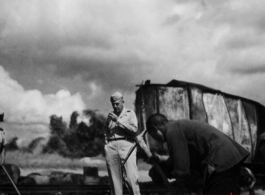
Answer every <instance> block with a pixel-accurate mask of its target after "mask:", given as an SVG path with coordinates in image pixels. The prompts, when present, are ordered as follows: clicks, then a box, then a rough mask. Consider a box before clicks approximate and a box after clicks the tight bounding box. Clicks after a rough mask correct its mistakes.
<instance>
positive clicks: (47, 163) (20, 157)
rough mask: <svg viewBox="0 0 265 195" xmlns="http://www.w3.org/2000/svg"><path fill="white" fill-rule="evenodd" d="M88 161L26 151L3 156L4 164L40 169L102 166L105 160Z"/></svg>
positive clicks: (17, 151)
mask: <svg viewBox="0 0 265 195" xmlns="http://www.w3.org/2000/svg"><path fill="white" fill-rule="evenodd" d="M89 159H90V161H89V162H88V161H86V163H84V161H82V160H81V159H70V158H64V157H62V156H60V155H59V154H33V153H27V152H21V151H19V150H16V151H8V152H6V156H5V163H6V164H15V165H17V166H18V167H20V168H31V169H32V168H33V169H35V168H42V169H49V168H53V169H54V168H55V169H79V168H83V167H84V166H95V167H98V168H104V167H105V162H104V160H103V159H102V158H101V157H98V158H95V159H97V160H95V159H92V158H89Z"/></svg>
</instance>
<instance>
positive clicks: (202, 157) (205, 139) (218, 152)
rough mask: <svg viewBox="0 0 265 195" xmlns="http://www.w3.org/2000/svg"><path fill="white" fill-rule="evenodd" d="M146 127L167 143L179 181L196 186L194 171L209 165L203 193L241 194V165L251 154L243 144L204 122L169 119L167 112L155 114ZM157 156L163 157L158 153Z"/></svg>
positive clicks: (174, 176) (173, 170)
mask: <svg viewBox="0 0 265 195" xmlns="http://www.w3.org/2000/svg"><path fill="white" fill-rule="evenodd" d="M146 126H147V130H148V133H149V134H150V135H151V136H152V137H153V138H154V139H155V140H157V141H159V142H167V145H168V151H169V156H170V159H171V162H172V163H173V166H172V171H171V174H172V177H173V178H175V179H176V182H177V183H186V184H187V185H190V186H193V185H194V183H196V181H194V180H193V178H192V177H193V174H192V173H193V172H194V171H195V172H198V171H199V172H200V171H201V169H202V167H205V168H207V169H205V170H206V171H207V172H208V177H207V178H206V177H205V178H203V179H204V181H205V184H204V187H203V189H202V191H203V194H214V195H215V194H222V195H226V194H230V193H233V194H240V188H239V186H238V183H239V180H240V165H241V163H243V161H244V160H245V159H246V158H247V157H248V155H249V152H248V151H247V150H245V149H244V148H243V147H242V146H241V145H239V144H238V143H236V142H235V141H234V140H232V139H230V138H229V137H228V136H226V135H225V134H224V133H222V132H221V131H220V130H218V129H216V128H215V127H213V126H210V125H208V124H207V123H205V122H201V121H196V120H175V121H168V120H167V118H166V117H165V116H164V115H162V114H154V115H151V116H150V117H149V118H148V120H147V122H146ZM153 157H154V158H155V159H156V160H158V161H159V160H160V158H159V156H158V155H154V156H153ZM203 165H206V166H203ZM207 172H205V173H207ZM203 176H206V175H204V174H202V177H203ZM197 179H198V178H197ZM193 187H194V186H193Z"/></svg>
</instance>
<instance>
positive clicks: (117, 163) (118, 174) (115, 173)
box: [105, 140, 140, 195]
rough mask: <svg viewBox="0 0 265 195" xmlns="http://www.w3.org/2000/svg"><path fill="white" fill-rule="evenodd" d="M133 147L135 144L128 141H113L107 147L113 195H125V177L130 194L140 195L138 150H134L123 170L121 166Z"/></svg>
mask: <svg viewBox="0 0 265 195" xmlns="http://www.w3.org/2000/svg"><path fill="white" fill-rule="evenodd" d="M132 146H133V143H132V142H129V141H126V140H116V141H111V142H109V143H107V144H106V145H105V153H106V163H107V169H108V174H109V177H110V187H111V194H112V195H123V177H124V182H125V184H126V186H127V187H128V188H129V192H130V194H134V195H140V188H139V184H138V169H137V165H136V149H134V151H133V152H132V154H131V155H130V157H129V159H128V160H127V161H126V163H125V165H124V168H122V164H121V163H122V162H124V160H125V158H126V156H127V154H128V152H129V150H130V148H131V147H132Z"/></svg>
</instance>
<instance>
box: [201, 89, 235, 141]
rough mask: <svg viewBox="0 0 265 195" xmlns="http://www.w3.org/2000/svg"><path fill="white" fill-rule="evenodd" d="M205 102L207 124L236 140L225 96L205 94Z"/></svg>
mask: <svg viewBox="0 0 265 195" xmlns="http://www.w3.org/2000/svg"><path fill="white" fill-rule="evenodd" d="M203 102H204V106H205V110H206V113H207V122H208V123H209V124H210V125H212V126H214V127H216V128H217V129H219V130H220V131H222V132H223V133H225V134H226V135H228V136H229V137H230V138H232V139H234V135H233V131H232V125H231V120H230V117H229V114H228V111H227V107H226V105H225V102H224V99H223V96H222V95H220V94H217V93H216V94H211V93H204V94H203Z"/></svg>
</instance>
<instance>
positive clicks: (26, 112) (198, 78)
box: [0, 0, 265, 132]
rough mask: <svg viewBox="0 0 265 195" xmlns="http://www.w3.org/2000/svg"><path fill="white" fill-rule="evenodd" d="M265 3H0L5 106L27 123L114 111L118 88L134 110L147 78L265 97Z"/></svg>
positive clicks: (10, 116) (0, 81)
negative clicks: (111, 99)
mask: <svg viewBox="0 0 265 195" xmlns="http://www.w3.org/2000/svg"><path fill="white" fill-rule="evenodd" d="M264 10H265V1H261V0H256V1H249V0H241V1H238V0H229V1H228V0H223V1H219V0H202V1H199V0H133V1H125V0H112V1H111V0H90V1H87V0H50V1H43V0H0V90H1V93H0V111H1V110H2V111H4V112H5V114H6V117H5V119H6V121H7V123H9V124H13V125H14V124H15V125H24V128H25V129H27V128H28V127H29V126H30V125H32V124H35V125H41V124H42V125H45V124H48V122H49V116H50V115H51V114H57V115H61V116H63V117H64V119H65V120H66V121H67V120H68V118H69V115H70V114H71V113H72V111H74V110H82V109H85V108H91V109H99V110H102V111H104V112H107V111H109V110H110V109H111V105H110V103H109V95H110V94H111V93H113V92H115V91H117V90H118V91H121V92H122V93H123V94H124V96H125V101H126V102H125V104H126V106H127V107H129V108H132V109H133V108H134V107H133V102H134V98H135V96H134V95H135V94H134V93H135V90H136V89H137V87H136V86H135V85H137V84H140V83H141V82H142V81H144V80H147V79H150V80H151V82H152V83H167V82H169V81H170V80H172V79H177V80H184V81H188V82H195V83H199V84H202V85H206V86H208V87H213V88H216V89H220V90H222V91H224V92H227V93H232V94H235V95H240V96H243V97H246V98H250V99H253V100H255V101H258V102H260V103H262V104H265V96H264V93H265V91H264V86H265V75H264V74H265V55H264V51H265V12H264ZM67 122H68V121H67ZM25 126H26V127H25ZM31 129H34V128H31ZM42 132H45V131H42Z"/></svg>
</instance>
